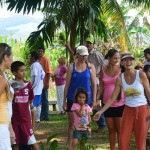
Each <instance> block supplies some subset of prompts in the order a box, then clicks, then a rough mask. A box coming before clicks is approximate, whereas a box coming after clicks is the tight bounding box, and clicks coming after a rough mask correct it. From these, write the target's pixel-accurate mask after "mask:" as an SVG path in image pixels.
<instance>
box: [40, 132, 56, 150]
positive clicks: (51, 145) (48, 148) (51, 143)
mask: <svg viewBox="0 0 150 150" xmlns="http://www.w3.org/2000/svg"><path fill="white" fill-rule="evenodd" d="M57 137H58V134H53V135H51V136H49V137H48V138H47V143H46V145H44V144H41V147H40V149H41V150H56V149H57V148H58V141H57V140H54V139H55V138H57Z"/></svg>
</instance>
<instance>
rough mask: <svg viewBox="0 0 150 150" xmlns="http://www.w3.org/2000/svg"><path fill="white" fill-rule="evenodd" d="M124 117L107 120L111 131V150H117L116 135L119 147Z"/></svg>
mask: <svg viewBox="0 0 150 150" xmlns="http://www.w3.org/2000/svg"><path fill="white" fill-rule="evenodd" d="M121 122H122V117H114V118H106V124H107V127H108V130H109V142H110V149H111V150H116V146H115V144H116V135H117V140H118V145H119V136H120V129H121Z"/></svg>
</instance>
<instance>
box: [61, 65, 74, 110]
mask: <svg viewBox="0 0 150 150" xmlns="http://www.w3.org/2000/svg"><path fill="white" fill-rule="evenodd" d="M72 70H73V65H72V64H71V65H70V66H69V68H68V69H67V74H66V84H65V89H64V102H63V107H64V108H66V97H67V93H68V87H69V85H70V81H71V74H72Z"/></svg>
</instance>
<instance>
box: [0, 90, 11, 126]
mask: <svg viewBox="0 0 150 150" xmlns="http://www.w3.org/2000/svg"><path fill="white" fill-rule="evenodd" d="M9 122H10V117H9V112H8V98H7V94H6V91H5V90H4V91H3V92H2V94H1V95H0V124H8V123H9Z"/></svg>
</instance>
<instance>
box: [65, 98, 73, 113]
mask: <svg viewBox="0 0 150 150" xmlns="http://www.w3.org/2000/svg"><path fill="white" fill-rule="evenodd" d="M72 105H73V101H71V100H68V99H67V109H66V112H71V107H72Z"/></svg>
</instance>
